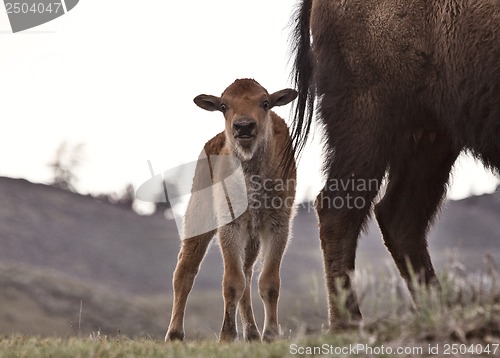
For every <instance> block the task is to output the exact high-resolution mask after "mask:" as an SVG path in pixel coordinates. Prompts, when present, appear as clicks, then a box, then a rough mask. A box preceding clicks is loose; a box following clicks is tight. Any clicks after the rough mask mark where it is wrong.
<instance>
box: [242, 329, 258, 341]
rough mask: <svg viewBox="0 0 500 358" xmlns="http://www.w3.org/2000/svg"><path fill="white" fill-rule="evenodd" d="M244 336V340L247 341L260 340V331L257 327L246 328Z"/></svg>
mask: <svg viewBox="0 0 500 358" xmlns="http://www.w3.org/2000/svg"><path fill="white" fill-rule="evenodd" d="M244 337H245V341H248V342H254V341H260V332H259V330H258V329H252V330H248V331H247V332H245V334H244Z"/></svg>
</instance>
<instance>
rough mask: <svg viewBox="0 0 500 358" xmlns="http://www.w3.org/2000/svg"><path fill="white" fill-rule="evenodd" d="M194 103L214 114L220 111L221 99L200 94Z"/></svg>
mask: <svg viewBox="0 0 500 358" xmlns="http://www.w3.org/2000/svg"><path fill="white" fill-rule="evenodd" d="M193 101H194V103H196V105H197V106H198V107H200V108H203V109H204V110H207V111H210V112H213V111H220V98H219V97H215V96H210V95H208V94H200V95H199V96H196V97H195V98H194V100H193Z"/></svg>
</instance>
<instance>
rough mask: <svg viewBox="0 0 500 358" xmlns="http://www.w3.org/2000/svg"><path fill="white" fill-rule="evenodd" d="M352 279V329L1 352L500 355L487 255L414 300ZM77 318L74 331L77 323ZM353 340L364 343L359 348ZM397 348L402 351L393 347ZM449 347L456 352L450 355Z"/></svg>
mask: <svg viewBox="0 0 500 358" xmlns="http://www.w3.org/2000/svg"><path fill="white" fill-rule="evenodd" d="M356 280H357V281H358V282H357V290H358V292H359V298H360V301H361V304H362V306H364V307H365V312H367V314H365V318H364V320H363V321H362V322H360V323H354V322H352V325H351V326H350V328H349V329H346V330H342V331H338V332H335V333H334V334H325V332H324V330H322V329H316V330H311V329H310V326H307V325H306V324H305V323H302V324H301V323H300V322H298V323H297V324H296V329H288V328H287V330H286V331H285V332H283V338H282V339H281V340H279V341H277V342H275V343H272V344H261V343H245V342H236V343H233V344H219V343H217V342H216V333H215V331H214V333H213V335H212V338H211V339H210V338H209V339H206V338H205V339H198V338H197V339H196V340H193V338H188V339H187V341H186V343H178V342H177V343H168V344H167V343H164V342H163V341H162V339H161V338H160V336H159V335H155V334H152V337H153V338H151V337H150V336H147V337H146V338H145V337H144V335H143V336H142V338H141V336H139V337H138V338H134V339H130V338H128V337H127V336H125V335H122V334H120V333H119V332H118V333H113V334H109V333H103V332H102V331H93V333H91V334H88V333H84V332H88V331H84V330H82V331H80V328H78V331H76V332H75V334H74V336H73V337H67V338H50V337H38V336H29V335H6V336H4V337H3V338H1V337H0V357H2V358H3V357H203V358H207V357H222V358H224V357H227V358H229V357H288V356H297V357H311V356H314V357H321V356H326V357H359V356H363V357H389V356H399V357H411V356H415V355H418V356H443V355H445V349H446V348H448V353H450V354H448V355H447V356H450V357H453V356H460V357H477V356H480V354H479V353H481V351H485V350H486V351H487V352H489V354H483V355H484V356H489V357H491V356H495V355H496V356H498V355H500V275H499V272H498V269H497V268H496V267H495V264H494V262H493V261H492V260H490V263H489V265H488V266H487V268H486V269H485V270H483V271H482V272H480V273H477V274H472V273H470V272H466V270H464V269H462V267H461V266H460V265H455V266H453V267H451V268H449V269H448V270H445V272H444V274H442V275H441V277H440V282H441V288H440V289H429V288H426V287H420V286H418V285H416V284H415V291H416V295H415V297H416V298H415V304H412V303H411V302H410V303H409V301H408V300H407V299H405V297H406V296H407V294H406V293H405V288H404V287H401V283H400V281H397V280H395V279H393V278H391V277H389V279H387V277H386V278H385V279H382V278H381V277H379V276H377V277H375V275H370V274H366V275H360V277H358V278H357V279H356ZM312 296H315V294H313V295H312ZM105 298H106V297H104V299H105ZM201 298H202V297H200V299H201ZM284 298H285V297H284ZM80 302H81V301H79V302H78V305H77V307H76V317H75V318H78V311H79V309H78V308H79V307H80V306H79V304H80ZM285 302H286V300H285ZM317 303H318V302H317V301H315V300H314V299H311V300H310V303H309V305H307V304H304V307H297V309H298V310H303V311H308V312H314V307H315V306H316V305H317ZM142 307H143V308H144V307H146V306H142ZM285 307H286V306H285ZM339 308H340V309H342V307H339ZM83 309H84V310H85V306H84V307H83ZM285 312H287V313H285ZM288 312H290V311H289V310H288V308H286V309H284V310H281V316H282V322H286V320H287V319H289V318H290V317H288V316H286V314H288ZM283 316H284V317H283ZM324 319H326V315H324V316H323V320H324ZM75 323H78V325H75V330H76V327H79V322H76V321H75ZM284 330H285V329H284ZM114 332H116V331H114ZM188 337H189V336H188ZM358 345H360V346H359V347H362V348H363V349H362V350H360V349H356V348H358ZM367 349H368V350H369V351H367ZM397 349H406V351H405V352H402V353H401V352H398V353H401V354H396V352H397ZM432 349H434V351H432ZM436 349H437V351H436ZM453 349H455V350H456V352H455V353H457V352H458V353H457V354H455V355H453V354H451V353H453V352H454V350H453ZM415 350H416V352H417V353H415ZM460 351H462V353H460ZM391 353H392V354H391ZM436 353H437V354H436ZM483 353H484V352H483ZM493 353H495V355H493Z"/></svg>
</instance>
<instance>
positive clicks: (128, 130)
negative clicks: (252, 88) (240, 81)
mask: <svg viewBox="0 0 500 358" xmlns="http://www.w3.org/2000/svg"><path fill="white" fill-rule="evenodd" d="M294 4H295V0H290V1H288V0H287V1H285V0H273V1H269V0H253V1H234V0H215V1H206V0H184V1H165V0H144V1H141V2H139V1H129V0H81V1H80V3H79V4H78V5H77V6H76V7H75V8H74V9H73V10H72V11H70V12H69V13H67V14H66V15H64V16H62V17H60V18H58V19H56V20H54V21H52V22H49V23H47V24H44V25H41V26H39V27H37V28H34V29H31V30H28V31H25V32H22V33H17V34H12V33H10V25H9V23H8V19H7V15H6V13H5V11H3V10H2V11H0V48H2V56H0V78H1V85H0V98H1V99H2V100H1V106H0V113H1V123H2V124H3V130H2V131H1V133H2V140H1V141H0V151H1V153H3V154H2V155H0V175H2V176H11V177H22V178H26V179H28V180H31V181H34V182H47V181H48V180H49V179H50V175H51V173H50V170H49V168H48V166H47V164H48V163H49V162H50V161H51V160H52V159H53V156H54V153H55V151H56V149H57V147H58V146H59V145H60V144H61V143H62V142H64V141H67V142H68V143H70V144H77V143H84V144H85V153H86V157H85V162H84V165H82V167H81V169H80V171H79V173H78V174H79V178H80V181H79V184H78V189H79V190H80V191H81V192H84V193H87V192H91V193H100V192H120V191H122V190H123V188H124V187H125V185H126V184H128V183H132V184H133V185H134V186H135V187H138V186H139V185H141V184H142V183H143V182H144V181H146V180H148V179H149V177H150V172H149V168H148V164H147V161H148V160H151V161H152V163H153V166H154V169H155V171H156V172H160V171H164V170H168V169H170V168H172V167H175V166H178V165H181V164H183V163H186V162H189V161H192V160H194V159H196V157H197V156H198V154H199V152H200V150H201V149H202V147H203V144H204V143H205V142H206V141H207V140H209V139H210V138H211V137H213V136H214V135H215V134H217V133H218V132H220V131H222V130H223V127H224V120H223V117H222V115H221V114H220V113H209V112H205V111H203V110H201V109H199V108H198V107H196V106H195V105H194V103H193V101H192V99H193V98H194V97H195V96H196V95H198V94H201V93H206V94H214V95H219V94H220V93H221V92H222V91H223V90H224V89H225V88H226V87H227V86H228V85H229V84H230V83H232V82H233V81H234V80H235V79H236V78H243V77H250V78H255V79H256V80H257V81H259V82H260V83H261V84H262V85H263V86H264V87H266V88H267V89H268V90H269V91H270V92H274V91H277V90H280V89H283V88H286V87H290V86H291V83H290V78H289V73H290V64H289V63H288V61H289V56H290V54H289V46H288V36H289V33H290V28H288V24H289V19H290V16H291V13H292V9H293V7H294ZM0 8H3V5H0ZM289 109H290V106H287V107H281V108H278V109H276V112H277V113H278V114H280V115H281V116H283V117H284V118H285V119H288V115H289V112H288V111H289ZM317 139H318V136H316V140H315V141H314V142H313V143H312V144H310V145H309V146H308V147H307V148H306V152H305V155H304V156H303V158H302V160H301V162H300V167H299V198H298V199H299V200H300V199H302V198H303V197H304V196H305V195H306V193H310V194H311V195H315V193H316V192H318V191H319V188H320V187H321V175H320V171H319V169H320V165H321V148H320V146H319V144H318V140H317ZM456 169H457V170H456V171H455V173H454V175H453V185H452V187H451V190H450V197H452V198H462V197H464V196H467V195H469V194H480V193H483V192H491V191H493V190H494V188H495V187H496V184H497V182H498V181H497V179H496V178H495V177H494V176H493V174H491V173H490V172H488V171H485V170H484V169H482V167H481V166H480V165H479V164H477V163H474V162H473V161H472V160H470V159H463V160H461V161H460V163H459V164H457V165H456Z"/></svg>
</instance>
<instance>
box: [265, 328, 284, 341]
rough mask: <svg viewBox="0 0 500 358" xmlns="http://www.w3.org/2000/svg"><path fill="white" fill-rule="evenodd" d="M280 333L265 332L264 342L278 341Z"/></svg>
mask: <svg viewBox="0 0 500 358" xmlns="http://www.w3.org/2000/svg"><path fill="white" fill-rule="evenodd" d="M279 336H280V335H279V332H278V331H277V330H271V329H268V330H266V331H264V334H263V335H262V341H263V342H273V341H275V340H276V339H278V338H279Z"/></svg>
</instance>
